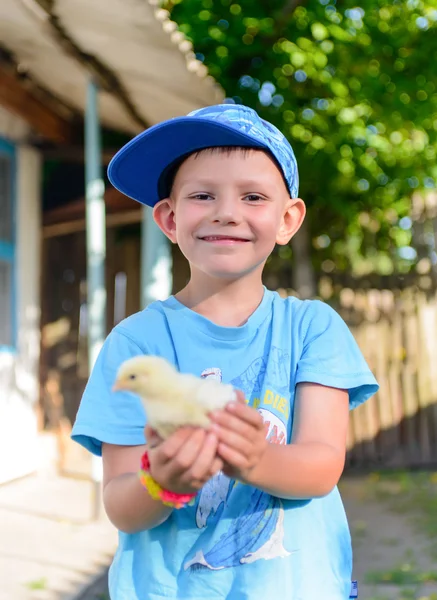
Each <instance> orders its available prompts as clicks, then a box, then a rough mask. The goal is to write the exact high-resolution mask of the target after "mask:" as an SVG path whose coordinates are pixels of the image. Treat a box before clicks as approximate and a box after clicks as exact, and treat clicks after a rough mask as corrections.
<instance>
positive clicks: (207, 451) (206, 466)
mask: <svg viewBox="0 0 437 600" xmlns="http://www.w3.org/2000/svg"><path fill="white" fill-rule="evenodd" d="M217 446H218V439H217V436H216V435H215V434H214V433H208V434H207V435H206V437H205V440H204V443H203V445H202V447H201V449H200V452H199V453H198V454H197V456H196V458H195V460H194V462H193V463H192V465H191V467H190V468H189V469H188V470H187V472H186V473H185V474H184V476H183V477H182V478H181V479H182V480H183V481H187V482H188V481H192V480H193V479H194V480H195V479H205V478H206V479H208V478H209V476H210V475H209V473H210V470H211V465H212V463H213V461H214V459H215V456H216V454H217Z"/></svg>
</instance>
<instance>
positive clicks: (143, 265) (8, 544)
mask: <svg viewBox="0 0 437 600" xmlns="http://www.w3.org/2000/svg"><path fill="white" fill-rule="evenodd" d="M436 63H437V0H427V1H421V0H394V1H392V2H390V3H387V2H384V1H383V0H368V1H367V2H365V3H362V6H357V5H355V4H354V3H353V2H351V1H349V0H345V1H343V0H306V1H305V0H269V1H268V2H267V0H236V1H235V2H234V1H233V0H178V1H174V0H173V1H168V2H159V1H158V0H94V1H93V2H92V3H89V2H86V1H85V0H0V450H1V457H2V458H1V459H0V531H1V534H0V580H1V581H2V584H3V585H2V586H0V588H3V589H0V599H1V600H3V598H4V599H5V600H6V599H7V600H10V599H13V600H21V599H23V600H24V599H29V600H33V599H40V600H66V599H67V598H68V599H71V600H73V599H74V600H79V598H82V599H85V598H87V599H88V600H96V599H97V598H101V599H103V598H104V594H105V593H106V592H105V583H104V582H105V576H106V575H105V568H106V565H107V564H108V562H109V560H110V558H111V556H112V553H113V551H114V548H115V541H116V540H115V537H114V535H113V534H114V532H113V531H112V528H111V527H110V526H109V525H108V523H107V521H106V520H105V517H104V515H102V511H101V506H100V480H101V465H100V461H99V460H95V459H94V460H93V459H91V457H90V456H88V455H87V454H86V453H85V452H84V451H82V450H81V449H80V448H79V447H76V446H75V445H73V444H72V443H71V442H70V440H69V435H70V431H71V426H72V423H73V422H74V418H75V415H76V412H77V409H78V406H79V402H80V398H81V394H82V391H83V389H84V386H85V384H86V381H87V377H88V373H89V370H90V368H91V367H92V364H93V362H94V360H95V356H96V353H97V352H98V349H99V347H100V345H101V343H102V341H103V339H104V337H105V336H106V335H107V333H108V332H109V331H110V330H111V328H112V327H113V326H114V325H115V324H116V323H118V322H119V321H120V320H122V319H123V318H124V317H125V316H127V315H129V314H132V313H133V312H135V311H138V310H140V309H141V308H143V307H145V306H147V304H148V303H150V302H151V301H153V300H155V299H162V298H165V297H166V296H167V295H168V294H170V293H171V292H172V291H177V290H178V289H180V288H181V287H182V286H183V285H184V284H185V282H186V281H187V278H188V269H187V264H186V262H185V259H184V258H183V257H182V256H181V254H180V252H179V251H178V250H177V248H174V247H170V246H169V245H168V244H167V242H166V241H165V239H163V237H162V236H161V235H160V233H159V231H158V230H157V228H156V227H155V226H154V223H153V221H152V220H151V216H150V213H149V212H148V209H145V208H142V207H141V206H140V205H138V204H137V203H135V202H133V201H131V200H129V199H128V198H126V197H124V196H122V195H121V194H120V193H119V192H118V191H117V190H115V189H114V188H112V187H111V185H110V184H109V182H108V180H107V177H106V173H105V172H106V166H107V164H108V162H109V160H110V158H111V157H112V156H113V155H114V153H115V152H116V151H117V150H118V149H119V148H120V146H121V145H122V144H124V143H125V142H127V141H128V140H129V139H131V138H132V136H133V135H135V134H136V133H139V132H140V131H142V130H143V129H145V128H147V127H149V126H151V125H153V124H155V123H157V122H159V121H162V120H164V119H168V118H171V117H173V116H178V115H183V114H186V113H187V112H189V111H191V110H194V109H196V108H200V107H202V106H206V105H209V104H214V103H217V102H228V103H236V104H240V103H242V104H245V105H248V106H251V107H253V108H255V109H256V110H257V111H258V113H259V114H260V115H261V116H262V117H264V118H265V119H267V120H269V121H271V122H272V123H274V124H275V125H276V126H277V127H278V128H279V129H280V130H281V131H282V132H283V133H284V134H285V135H286V136H287V137H288V139H289V140H290V142H291V144H292V146H293V148H294V150H295V154H296V157H297V160H298V163H299V171H300V195H301V197H302V198H303V199H304V200H305V202H306V203H307V207H308V216H307V219H306V221H305V224H304V227H303V228H302V230H301V231H300V232H299V234H298V235H297V236H296V237H295V238H294V239H293V240H292V242H291V244H290V245H289V246H285V247H281V248H279V249H278V250H277V251H275V253H274V254H273V256H272V257H271V258H270V260H269V262H268V265H267V268H266V271H265V284H266V285H267V287H269V288H271V289H277V290H278V291H279V293H281V294H283V295H287V294H293V295H297V296H299V297H301V298H314V297H319V298H321V299H323V300H324V301H326V302H328V303H330V304H331V305H332V306H333V307H334V308H335V309H336V310H338V311H339V312H340V314H341V315H342V316H343V318H344V319H345V320H346V322H347V323H348V325H349V326H350V328H351V330H352V332H353V334H354V335H355V337H356V339H357V340H358V343H359V345H360V347H361V349H362V351H363V353H364V355H365V357H366V359H367V361H368V363H369V365H370V367H371V368H372V370H373V371H374V373H375V375H376V377H377V379H378V381H379V383H380V385H381V389H380V392H379V393H378V394H377V395H376V396H375V397H374V398H373V399H372V400H370V401H369V402H367V403H366V404H365V405H364V406H363V407H360V408H359V409H358V410H356V411H354V412H353V413H352V415H351V425H350V431H349V438H348V456H347V468H346V472H345V476H344V478H343V479H344V480H343V484H342V488H343V493H344V498H345V504H346V509H347V512H348V514H349V518H350V521H351V528H352V533H353V538H354V547H355V553H356V557H357V558H356V567H355V568H356V574H357V577H358V578H359V579H360V583H362V584H363V586H362V588H361V589H362V590H363V592H360V598H368V599H369V600H371V599H372V600H377V599H378V598H380V599H383V598H397V599H403V598H405V599H406V598H422V599H426V598H428V599H430V600H431V599H432V598H434V599H435V598H437V568H435V567H434V564H435V559H436V557H437V542H436V541H435V536H436V535H437V517H436V515H437V473H435V472H434V470H435V468H436V463H437V367H436V360H437V248H436V232H437V189H436V182H437V161H436V154H437V68H436V66H435V65H436ZM144 169H145V174H146V172H147V165H145V166H144ZM90 585H94V588H93V587H90ZM2 594H3V595H2ZM99 594H100V595H99ZM102 594H103V595H102ZM308 600H312V599H308Z"/></svg>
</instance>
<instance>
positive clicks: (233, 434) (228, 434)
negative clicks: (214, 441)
mask: <svg viewBox="0 0 437 600" xmlns="http://www.w3.org/2000/svg"><path fill="white" fill-rule="evenodd" d="M250 430H251V435H242V434H241V433H240V432H239V431H238V430H232V429H230V428H228V427H220V428H219V429H217V430H215V431H216V434H217V437H218V439H219V443H220V444H226V446H229V447H230V448H233V449H234V450H236V451H237V452H239V453H240V454H243V455H244V456H249V455H250V454H252V453H253V443H254V438H255V437H256V436H257V432H256V431H255V432H254V430H253V428H250Z"/></svg>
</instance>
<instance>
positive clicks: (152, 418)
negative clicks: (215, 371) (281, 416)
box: [113, 355, 237, 439]
mask: <svg viewBox="0 0 437 600" xmlns="http://www.w3.org/2000/svg"><path fill="white" fill-rule="evenodd" d="M113 390H114V391H117V390H126V391H129V392H133V393H134V394H137V395H138V396H139V397H140V398H141V401H142V403H143V406H144V410H145V411H146V416H147V423H148V425H150V427H152V428H153V429H155V430H156V431H157V432H158V434H159V435H160V436H161V437H162V438H164V439H165V438H167V437H168V436H169V435H171V434H172V433H173V432H174V431H176V429H178V428H179V427H182V426H183V425H191V426H194V427H204V428H207V427H208V426H209V425H210V420H209V417H208V413H210V412H211V411H213V410H217V409H222V408H224V407H225V406H226V404H228V402H231V401H233V400H236V397H237V396H236V393H235V390H234V388H233V387H232V386H231V385H229V384H224V383H220V382H219V381H216V380H214V379H201V378H200V377H196V376H195V375H191V374H187V373H179V372H178V371H177V369H176V368H175V367H174V366H173V365H172V364H170V363H169V362H168V361H167V360H165V359H164V358H162V357H160V356H148V355H145V356H135V357H134V358H130V359H128V360H126V361H125V362H124V363H123V364H122V365H121V366H120V368H119V370H118V373H117V378H116V381H115V384H114V387H113Z"/></svg>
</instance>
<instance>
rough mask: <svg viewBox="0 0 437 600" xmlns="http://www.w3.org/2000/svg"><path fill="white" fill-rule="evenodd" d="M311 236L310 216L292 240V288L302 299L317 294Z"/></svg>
mask: <svg viewBox="0 0 437 600" xmlns="http://www.w3.org/2000/svg"><path fill="white" fill-rule="evenodd" d="M311 248H312V245H311V234H310V226H309V220H308V214H307V216H306V218H305V219H304V222H303V223H302V226H301V228H300V229H299V231H298V232H297V234H296V235H295V236H294V237H293V239H292V240H291V249H292V251H293V258H292V260H293V269H292V275H291V278H292V287H293V290H294V291H295V292H297V293H298V295H299V297H300V298H303V299H305V298H313V297H314V296H315V295H316V294H317V283H316V274H315V272H314V267H313V263H312V260H311Z"/></svg>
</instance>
